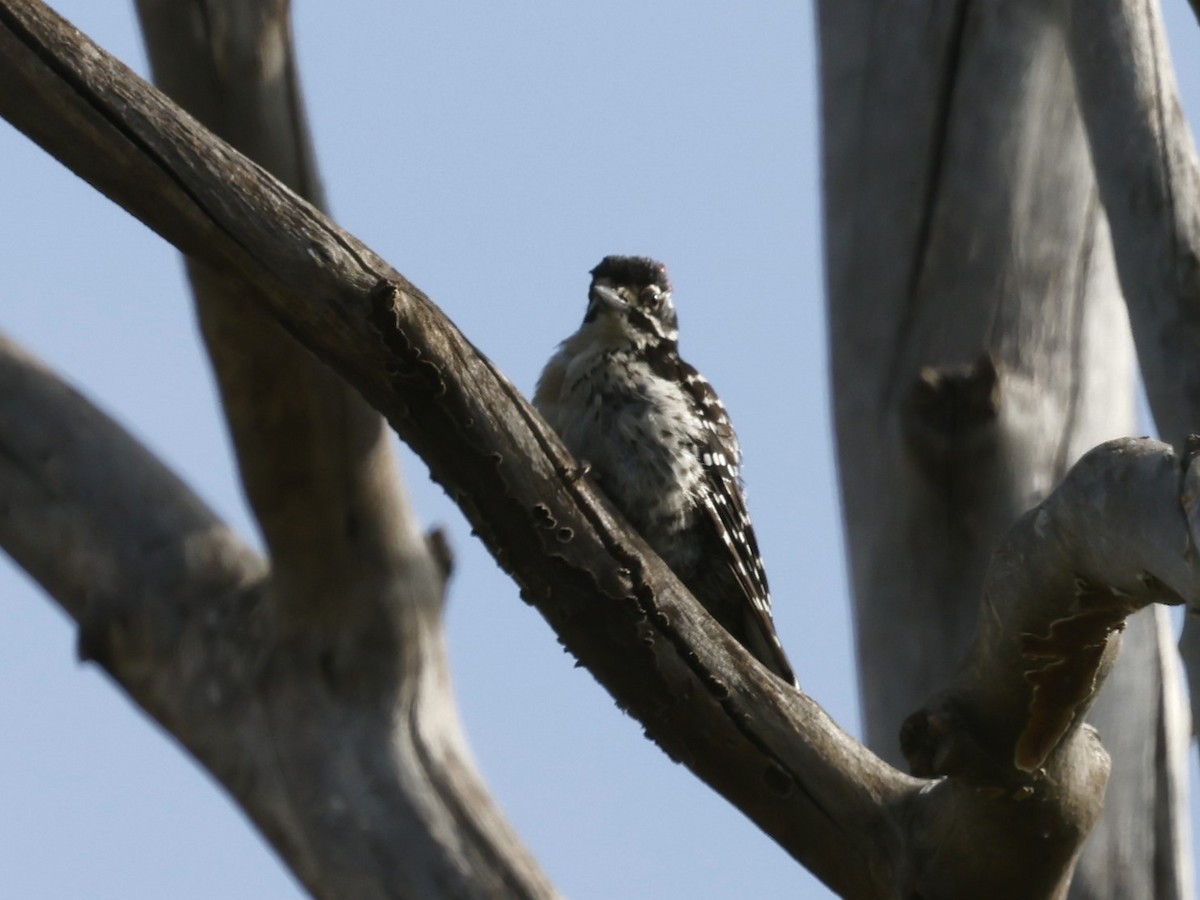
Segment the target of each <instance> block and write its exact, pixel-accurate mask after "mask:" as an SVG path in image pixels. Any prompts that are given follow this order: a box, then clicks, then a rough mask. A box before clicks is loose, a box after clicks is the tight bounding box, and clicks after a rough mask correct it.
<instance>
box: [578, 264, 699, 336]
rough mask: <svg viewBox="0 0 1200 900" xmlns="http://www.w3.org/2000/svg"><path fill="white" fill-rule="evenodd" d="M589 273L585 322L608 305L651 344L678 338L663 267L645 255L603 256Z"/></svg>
mask: <svg viewBox="0 0 1200 900" xmlns="http://www.w3.org/2000/svg"><path fill="white" fill-rule="evenodd" d="M591 274H592V286H591V289H590V291H589V293H588V310H587V315H585V316H584V322H585V323H586V322H591V321H593V320H595V318H596V317H597V316H598V315H599V314H600V311H601V310H602V309H605V308H607V309H609V310H612V311H613V312H619V314H620V315H621V316H622V317H624V319H625V320H626V321H627V322H628V323H629V326H630V328H631V329H633V330H634V331H635V332H638V333H640V334H642V335H643V336H644V338H648V339H649V342H650V343H669V344H674V343H676V342H677V341H678V340H679V323H678V319H677V317H676V315H675V304H674V303H673V302H672V299H671V282H670V281H669V280H668V278H667V267H666V266H664V265H663V264H662V263H660V262H658V261H656V260H653V259H649V258H647V257H645V256H606V257H604V259H602V260H601V261H600V264H599V265H598V266H596V268H594V269H592V273H591Z"/></svg>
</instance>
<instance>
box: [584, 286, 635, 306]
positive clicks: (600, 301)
mask: <svg viewBox="0 0 1200 900" xmlns="http://www.w3.org/2000/svg"><path fill="white" fill-rule="evenodd" d="M588 299H589V300H590V301H591V302H592V306H593V307H595V308H604V309H624V308H625V306H626V305H627V304H626V303H625V300H624V298H623V297H621V295H620V294H619V293H617V292H616V291H614V290H613V289H612V288H610V287H608V286H606V285H603V284H593V285H592V289H591V291H590V292H589V294H588Z"/></svg>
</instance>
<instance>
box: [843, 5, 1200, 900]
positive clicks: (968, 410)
mask: <svg viewBox="0 0 1200 900" xmlns="http://www.w3.org/2000/svg"><path fill="white" fill-rule="evenodd" d="M1065 12H1066V4H1065V3H1063V2H1061V0H1059V2H1051V3H1046V2H1044V0H1017V2H998V3H987V4H970V3H965V2H958V3H947V4H935V5H930V4H926V3H884V2H876V0H851V2H845V0H831V2H827V3H822V4H821V6H820V26H821V53H822V61H821V72H822V91H823V104H824V105H823V126H824V167H825V186H826V188H825V224H826V235H827V244H826V253H827V268H828V283H829V315H830V347H831V356H832V371H833V379H832V380H833V384H834V407H835V418H836V426H837V434H838V445H839V469H840V474H841V484H842V493H843V500H844V508H845V518H846V528H847V543H848V549H849V556H850V564H851V575H852V581H853V586H854V594H855V604H856V626H855V627H856V632H857V638H858V652H859V661H860V675H861V678H862V693H863V704H864V718H865V724H866V729H867V735H868V740H869V743H870V744H871V746H872V747H875V748H877V749H878V750H879V751H880V752H881V753H883V754H884V756H885V757H886V758H888V759H896V758H897V757H898V754H899V745H898V734H899V726H900V723H901V721H902V720H903V719H904V717H905V716H906V715H907V714H908V713H909V711H911V709H912V708H913V706H914V704H917V703H919V702H920V701H921V700H922V699H923V698H924V697H926V696H928V694H929V693H930V692H933V691H935V690H937V689H938V688H939V686H941V685H943V684H945V683H946V681H947V680H948V679H949V677H950V676H951V675H952V673H953V672H954V671H955V669H956V667H957V666H958V663H959V660H960V658H961V655H962V653H963V651H964V648H965V647H966V645H967V643H968V641H969V639H970V637H971V635H972V633H973V631H974V629H975V628H976V609H977V607H976V598H977V597H978V596H979V595H980V590H981V587H982V585H983V579H984V572H985V570H986V566H987V564H988V559H989V557H990V555H991V553H992V551H993V550H994V549H995V547H996V545H997V543H998V541H999V539H1000V537H1001V535H1003V533H1004V532H1005V530H1006V529H1007V528H1008V527H1009V525H1010V524H1011V522H1012V521H1013V520H1014V519H1015V518H1016V517H1017V516H1018V515H1019V514H1020V513H1021V512H1022V511H1023V510H1025V509H1027V508H1029V506H1031V505H1032V504H1033V503H1035V502H1037V501H1038V500H1039V499H1040V498H1041V497H1043V496H1045V493H1046V492H1047V491H1048V490H1049V488H1050V487H1051V486H1052V485H1053V484H1055V483H1056V482H1057V480H1058V479H1059V478H1060V477H1061V476H1062V474H1063V473H1064V472H1065V470H1066V467H1067V466H1068V465H1069V464H1070V463H1071V462H1072V461H1073V460H1075V459H1076V458H1078V456H1079V454H1080V453H1082V452H1083V451H1084V450H1086V449H1087V448H1088V447H1090V446H1092V445H1094V444H1095V443H1097V442H1098V441H1100V440H1103V439H1105V438H1109V437H1114V436H1116V435H1119V434H1124V433H1129V432H1132V431H1133V430H1134V429H1135V427H1136V423H1135V420H1134V417H1133V412H1134V411H1133V390H1132V370H1133V358H1132V353H1131V348H1130V342H1129V337H1128V325H1127V323H1126V315H1125V311H1124V309H1123V305H1122V297H1121V291H1120V289H1119V285H1118V283H1117V279H1116V276H1115V270H1114V264H1113V258H1112V249H1111V246H1110V238H1109V233H1108V227H1107V223H1106V221H1105V216H1104V211H1103V208H1102V205H1101V203H1100V200H1099V194H1098V189H1097V186H1096V178H1095V175H1094V173H1093V171H1092V167H1091V161H1090V155H1089V148H1088V145H1087V140H1086V135H1085V132H1084V130H1083V125H1082V122H1081V118H1080V113H1079V109H1078V105H1079V99H1078V97H1077V95H1076V91H1075V84H1074V80H1073V78H1072V72H1071V68H1070V63H1069V57H1068V53H1067V49H1068V48H1067V45H1066V42H1065V38H1064V34H1063V23H1064V15H1065ZM1161 615H1162V613H1148V614H1144V615H1143V616H1140V617H1137V618H1135V619H1134V620H1132V621H1131V623H1130V628H1131V629H1133V630H1134V631H1135V632H1136V633H1137V639H1136V640H1134V641H1131V642H1130V644H1131V646H1130V650H1129V651H1128V652H1127V653H1126V654H1124V655H1123V657H1122V660H1121V662H1120V664H1119V667H1118V671H1117V672H1116V673H1115V674H1114V676H1113V678H1114V681H1115V685H1114V688H1115V691H1114V702H1113V703H1101V704H1100V705H1099V706H1098V708H1097V709H1096V710H1095V711H1094V714H1093V720H1094V721H1095V722H1096V724H1097V725H1098V726H1099V728H1100V731H1101V733H1102V735H1104V736H1106V737H1111V738H1112V739H1113V745H1112V747H1111V748H1110V749H1111V750H1112V751H1113V756H1114V777H1113V781H1114V782H1118V783H1119V784H1120V787H1119V788H1117V789H1114V790H1113V791H1112V792H1111V794H1110V800H1109V803H1108V806H1107V809H1106V815H1107V816H1110V817H1112V820H1113V822H1114V823H1119V825H1118V826H1117V827H1113V828H1106V829H1101V830H1100V831H1099V832H1098V834H1097V837H1096V838H1095V839H1094V840H1093V842H1092V845H1091V846H1090V847H1089V851H1088V854H1089V855H1088V858H1087V861H1086V862H1085V863H1084V864H1083V866H1082V867H1081V870H1080V877H1079V880H1078V881H1079V883H1078V885H1077V889H1078V890H1084V891H1089V892H1091V891H1094V893H1091V894H1090V895H1091V896H1097V897H1099V896H1110V897H1117V896H1151V895H1153V896H1173V895H1172V894H1169V893H1161V894H1160V893H1158V889H1159V888H1161V887H1162V886H1163V885H1164V884H1165V883H1167V882H1164V881H1163V880H1161V879H1160V877H1159V870H1160V868H1161V867H1162V865H1163V863H1162V860H1161V859H1160V856H1159V853H1160V851H1161V850H1162V848H1164V847H1173V846H1176V845H1177V843H1178V838H1179V831H1178V827H1177V825H1178V822H1179V821H1182V820H1184V819H1185V818H1186V817H1185V815H1184V814H1183V810H1185V809H1186V801H1185V799H1184V798H1181V797H1179V796H1178V794H1176V793H1174V790H1173V789H1174V787H1175V786H1176V785H1178V784H1179V783H1180V779H1181V777H1182V773H1181V772H1179V771H1174V770H1171V769H1169V768H1167V767H1163V766H1162V765H1159V766H1150V767H1146V766H1145V765H1143V762H1144V759H1143V754H1144V752H1145V750H1146V748H1147V747H1154V746H1156V745H1155V744H1154V736H1155V735H1159V734H1162V733H1163V723H1162V721H1161V719H1160V710H1161V709H1162V708H1163V707H1164V706H1165V705H1171V704H1175V703H1177V702H1178V698H1179V697H1180V696H1181V693H1180V691H1181V687H1180V684H1179V682H1178V681H1177V680H1173V679H1171V678H1169V677H1168V678H1167V679H1166V680H1165V681H1164V680H1162V679H1160V677H1159V673H1160V672H1161V671H1162V669H1163V666H1162V657H1163V654H1164V653H1169V652H1172V651H1171V648H1170V647H1166V648H1163V647H1160V646H1159V643H1158V642H1159V636H1160V630H1159V627H1158V625H1157V624H1156V622H1155V621H1154V618H1155V616H1161ZM1117 694H1119V695H1121V696H1130V695H1136V696H1138V697H1141V698H1142V699H1143V702H1139V703H1136V704H1134V703H1126V704H1119V703H1117V702H1115V698H1116V695H1117ZM1147 697H1155V698H1157V699H1156V700H1154V701H1152V702H1151V701H1150V700H1147V699H1146V698H1147ZM1170 733H1171V734H1172V735H1173V736H1174V739H1175V741H1176V746H1178V744H1177V742H1178V740H1179V730H1178V728H1174V729H1172V730H1171V731H1170ZM1159 758H1160V761H1161V760H1177V759H1178V755H1177V754H1174V755H1173V754H1171V753H1166V752H1164V753H1163V754H1161V755H1160V757H1159ZM1160 802H1162V803H1165V804H1166V805H1167V806H1168V807H1169V808H1170V809H1169V810H1162V809H1160V806H1159V804H1160ZM1160 813H1162V816H1161V817H1160ZM1134 822H1136V823H1138V824H1137V825H1136V827H1137V828H1138V829H1140V830H1141V831H1142V832H1143V833H1146V834H1149V835H1150V837H1149V838H1148V839H1147V841H1146V842H1145V844H1144V851H1145V852H1143V853H1141V854H1139V855H1138V856H1137V858H1136V859H1131V858H1130V855H1129V853H1128V850H1129V845H1128V842H1125V841H1124V837H1123V835H1124V833H1125V829H1126V828H1127V827H1130V823H1134ZM1163 823H1172V824H1171V825H1170V827H1167V826H1164V828H1163V829H1158V830H1156V824H1163ZM1115 860H1120V867H1121V869H1122V872H1121V876H1120V879H1118V878H1116V877H1114V874H1113V871H1112V870H1113V867H1114V861H1115ZM1188 865H1189V864H1188V860H1187V859H1186V858H1178V857H1176V858H1174V860H1173V862H1172V863H1170V864H1169V865H1168V866H1167V867H1168V868H1169V869H1171V870H1173V871H1174V872H1175V873H1176V875H1175V878H1176V880H1177V881H1180V882H1181V883H1182V881H1181V880H1186V871H1187V869H1188ZM1130 872H1133V873H1135V874H1134V875H1132V876H1131V875H1130ZM1131 877H1132V878H1133V880H1134V883H1136V884H1137V885H1138V887H1137V888H1136V889H1132V890H1131V892H1130V893H1122V892H1121V890H1119V889H1117V888H1116V887H1115V886H1116V885H1118V884H1129V883H1130V881H1128V879H1130V878H1131ZM1121 879H1126V880H1125V881H1122V880H1121ZM1167 881H1170V879H1168V880H1167Z"/></svg>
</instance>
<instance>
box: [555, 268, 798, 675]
mask: <svg viewBox="0 0 1200 900" xmlns="http://www.w3.org/2000/svg"><path fill="white" fill-rule="evenodd" d="M591 275H592V283H591V287H590V289H589V290H588V304H587V313H586V314H585V315H584V317H583V324H582V325H580V327H579V330H578V331H576V332H575V333H574V334H572V335H571V336H570V337H569V338H567V339H566V340H565V341H563V342H562V344H560V345H559V347H558V350H557V351H556V352H555V354H554V355H553V356H552V357H551V358H550V362H549V363H547V364H546V368H545V370H543V372H542V375H541V378H539V379H538V384H537V390H536V392H535V393H534V398H533V405H534V406H535V407H536V408H537V410H538V411H539V412H540V413H541V414H542V416H543V417H544V418H545V420H546V421H547V422H548V423H549V424H550V426H551V427H552V428H553V429H554V430H555V431H556V432H558V435H559V437H560V438H561V439H562V441H563V443H564V444H565V445H566V447H567V449H568V450H570V451H571V453H572V454H573V455H574V456H575V457H576V459H578V460H579V461H580V462H581V463H582V464H583V465H584V466H585V467H586V471H587V473H588V475H589V476H590V477H591V478H592V479H593V480H594V481H595V483H596V485H597V486H598V487H599V488H600V489H601V490H602V491H603V492H604V493H605V495H606V496H607V497H608V499H609V500H611V501H612V502H613V504H614V505H615V506H616V507H617V509H619V510H620V511H621V513H622V514H623V515H624V516H625V518H626V519H628V520H629V523H630V524H631V525H632V526H633V527H634V528H636V529H637V530H638V532H639V533H640V534H641V536H642V537H643V538H644V539H645V540H646V543H648V544H649V545H650V546H651V547H653V548H654V551H655V552H656V553H657V554H658V555H659V556H661V557H662V559H663V561H664V562H665V563H666V564H667V565H668V566H670V567H671V569H672V570H673V571H674V572H675V574H676V575H677V576H678V577H679V580H680V581H682V582H683V583H684V585H685V586H686V587H687V588H688V590H689V591H691V592H692V594H693V595H694V596H695V597H696V599H697V600H699V601H700V603H701V604H702V605H703V606H704V608H705V609H707V610H708V611H709V613H711V614H712V616H713V618H715V619H716V620H717V621H718V622H719V623H720V624H721V625H722V626H723V627H724V628H725V630H726V631H728V632H729V633H730V634H731V635H733V636H734V637H735V638H736V639H737V640H738V641H739V642H741V644H742V646H744V647H745V648H746V649H747V650H749V651H750V653H752V654H753V655H754V656H755V657H757V658H758V660H759V661H760V662H762V663H763V665H765V666H766V667H767V668H768V669H770V670H771V671H772V672H774V673H775V674H776V675H778V676H779V677H780V678H782V679H783V680H784V681H787V682H788V683H790V684H795V683H796V677H795V675H794V674H793V673H792V667H791V665H790V664H789V663H788V659H787V656H786V655H785V654H784V652H783V646H782V645H781V644H780V642H779V637H778V635H777V634H776V633H775V624H774V622H773V621H772V620H771V595H770V593H769V591H768V590H767V574H766V570H765V569H764V568H763V562H762V558H761V557H760V556H759V552H758V541H757V540H756V538H755V536H754V528H753V526H752V525H751V524H750V514H749V512H747V510H746V500H745V496H744V495H743V493H742V482H741V477H740V474H739V467H740V465H741V458H742V453H741V448H740V447H739V445H738V439H737V435H736V434H735V433H734V431H733V426H732V425H731V424H730V421H729V416H728V414H727V413H726V412H725V406H724V404H722V403H721V401H720V399H718V397H717V394H716V392H715V391H714V390H713V388H712V385H710V384H709V383H708V381H707V379H705V378H704V376H703V375H701V374H700V373H699V372H697V371H696V370H695V369H694V368H693V367H692V366H690V365H688V363H686V362H684V361H683V360H682V359H681V358H680V357H679V330H678V326H677V320H676V315H675V305H674V303H673V300H672V292H671V284H670V282H669V281H668V280H667V270H666V267H665V266H664V265H663V264H662V263H660V262H656V261H655V260H652V259H647V258H646V257H642V256H606V257H605V258H604V259H603V260H601V261H600V264H599V265H598V266H596V268H594V269H592V272H591Z"/></svg>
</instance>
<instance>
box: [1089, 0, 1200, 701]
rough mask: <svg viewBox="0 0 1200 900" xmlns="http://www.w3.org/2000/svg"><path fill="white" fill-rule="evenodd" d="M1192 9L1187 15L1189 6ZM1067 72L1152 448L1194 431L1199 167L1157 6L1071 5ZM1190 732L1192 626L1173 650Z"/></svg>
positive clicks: (1198, 397) (1196, 691) (1199, 330)
mask: <svg viewBox="0 0 1200 900" xmlns="http://www.w3.org/2000/svg"><path fill="white" fill-rule="evenodd" d="M1193 7H1195V4H1193ZM1071 9H1072V12H1073V15H1072V18H1071V23H1070V48H1071V62H1072V65H1073V67H1074V70H1075V81H1076V83H1077V84H1078V86H1079V87H1078V90H1079V94H1080V98H1081V108H1082V111H1083V116H1084V123H1085V125H1086V127H1087V132H1088V138H1089V143H1090V146H1091V153H1092V159H1093V161H1094V164H1095V167H1096V175H1097V179H1098V181H1099V185H1100V192H1101V197H1102V199H1103V202H1104V207H1105V210H1106V212H1107V213H1108V218H1109V221H1110V222H1111V223H1112V231H1113V244H1114V247H1115V249H1116V259H1117V268H1118V271H1119V273H1120V278H1121V285H1122V287H1123V289H1124V291H1125V297H1126V302H1127V303H1128V306H1129V318H1130V321H1131V323H1132V325H1133V333H1134V338H1135V340H1136V341H1137V345H1138V357H1139V361H1140V364H1141V370H1142V377H1143V379H1144V381H1145V385H1146V395H1147V397H1148V398H1149V400H1150V407H1151V409H1152V410H1153V412H1154V419H1155V422H1156V423H1157V425H1158V428H1159V432H1160V433H1161V434H1162V435H1163V437H1164V439H1166V440H1169V441H1171V442H1172V443H1173V444H1175V445H1176V446H1180V447H1181V446H1183V441H1184V438H1185V437H1186V435H1187V434H1188V433H1189V432H1193V431H1198V430H1200V167H1198V165H1197V159H1196V148H1195V143H1194V140H1193V138H1192V134H1191V132H1190V130H1189V129H1188V126H1187V122H1186V120H1185V119H1184V117H1183V109H1182V106H1181V105H1180V102H1179V89H1178V85H1177V84H1176V81H1175V73H1174V69H1173V67H1172V66H1171V59H1170V49H1169V47H1168V45H1167V39H1166V34H1165V32H1164V30H1163V23H1162V19H1161V16H1160V13H1159V9H1158V4H1157V3H1133V2H1119V3H1116V2H1114V3H1105V4H1100V5H1099V6H1097V5H1095V4H1090V3H1079V2H1072V4H1071ZM1180 649H1181V650H1182V652H1183V655H1184V660H1185V662H1186V663H1187V670H1188V678H1189V682H1190V685H1191V700H1192V719H1193V721H1200V625H1197V622H1196V620H1195V618H1194V617H1191V616H1189V617H1188V620H1187V622H1186V624H1185V625H1184V634H1183V639H1182V641H1181V644H1180Z"/></svg>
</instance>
